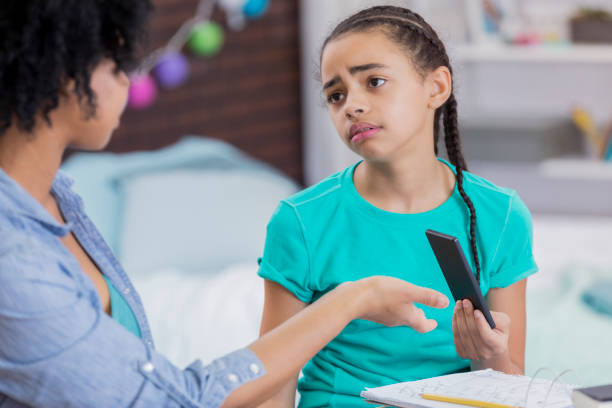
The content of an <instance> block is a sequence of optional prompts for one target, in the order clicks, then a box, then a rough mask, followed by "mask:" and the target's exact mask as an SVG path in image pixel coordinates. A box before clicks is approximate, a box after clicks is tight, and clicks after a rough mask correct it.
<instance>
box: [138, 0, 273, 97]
mask: <svg viewBox="0 0 612 408" xmlns="http://www.w3.org/2000/svg"><path fill="white" fill-rule="evenodd" d="M217 3H218V4H219V6H221V7H222V8H223V9H224V10H225V14H226V18H227V25H228V27H230V29H233V30H240V29H242V28H243V27H244V25H245V20H246V19H247V18H248V19H254V18H258V17H261V16H262V15H263V14H264V13H265V11H266V10H267V8H268V0H200V2H199V4H198V7H197V9H196V12H195V15H194V16H193V17H191V18H190V19H189V20H187V21H185V22H184V23H183V24H182V25H181V27H180V28H179V29H178V30H177V31H176V33H175V34H174V35H173V36H172V38H170V40H169V41H168V42H167V43H166V44H165V45H164V46H162V47H160V48H158V49H156V50H155V51H153V52H152V53H151V54H149V55H148V56H147V57H146V58H144V59H143V61H142V63H141V64H140V66H139V67H138V68H137V69H136V70H135V71H134V72H132V73H131V74H130V81H131V85H130V91H129V99H128V106H130V107H131V108H134V109H144V108H146V107H148V106H150V105H151V104H153V102H154V101H155V98H156V97H157V94H158V91H157V84H159V85H160V86H161V87H163V88H165V89H174V88H176V87H178V86H180V85H181V84H183V83H184V82H185V81H186V80H187V78H188V76H189V62H188V61H187V58H186V57H185V56H184V55H183V54H182V52H181V50H182V49H183V48H184V47H185V45H188V49H189V50H190V51H191V52H192V53H194V54H196V55H199V56H205V57H211V56H213V55H215V54H216V53H218V52H219V50H220V49H221V48H222V47H223V43H224V40H225V34H224V32H223V28H222V27H221V25H219V24H218V23H216V22H214V21H212V20H211V16H212V13H213V11H214V8H215V6H216V5H217ZM151 72H153V73H154V74H155V78H154V76H153V75H152V74H151ZM156 80H157V81H156Z"/></svg>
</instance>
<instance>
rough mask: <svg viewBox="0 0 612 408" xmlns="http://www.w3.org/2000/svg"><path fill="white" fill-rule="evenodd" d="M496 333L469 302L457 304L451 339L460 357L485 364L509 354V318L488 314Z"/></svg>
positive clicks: (461, 301)
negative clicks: (493, 322) (486, 361)
mask: <svg viewBox="0 0 612 408" xmlns="http://www.w3.org/2000/svg"><path fill="white" fill-rule="evenodd" d="M491 316H492V317H493V320H494V321H495V329H491V326H489V323H487V320H486V319H485V317H484V315H483V314H482V312H481V311H480V310H475V309H474V306H472V302H470V301H469V300H467V299H464V300H460V301H458V302H457V304H456V305H455V310H454V312H453V338H454V340H455V349H456V350H457V354H459V356H461V357H463V358H466V359H470V360H472V361H481V362H482V361H485V360H490V359H494V358H497V357H501V356H505V355H507V354H508V336H509V334H510V317H508V315H507V314H505V313H500V312H493V311H492V312H491Z"/></svg>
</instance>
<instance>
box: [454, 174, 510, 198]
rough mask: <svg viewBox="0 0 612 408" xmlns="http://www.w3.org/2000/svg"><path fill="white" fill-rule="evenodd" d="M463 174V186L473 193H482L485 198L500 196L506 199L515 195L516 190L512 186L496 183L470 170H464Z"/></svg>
mask: <svg viewBox="0 0 612 408" xmlns="http://www.w3.org/2000/svg"><path fill="white" fill-rule="evenodd" d="M463 175H464V176H463V184H464V188H465V189H466V190H470V192H472V193H474V194H478V195H482V196H484V197H486V198H491V197H500V198H506V199H510V198H511V197H512V196H513V195H516V191H515V190H513V189H512V188H508V187H504V186H500V185H497V184H495V183H494V182H492V181H490V180H488V179H486V178H484V177H482V176H479V175H477V174H475V173H472V172H470V171H464V172H463Z"/></svg>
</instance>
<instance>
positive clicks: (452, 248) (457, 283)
mask: <svg viewBox="0 0 612 408" xmlns="http://www.w3.org/2000/svg"><path fill="white" fill-rule="evenodd" d="M425 235H427V239H428V240H429V245H431V248H432V249H433V252H434V255H435V256H436V259H437V260H438V264H439V265H440V269H442V273H443V274H444V278H445V279H446V283H448V287H449V288H450V290H451V293H452V294H453V297H454V298H455V301H458V300H462V299H469V300H470V302H472V305H474V308H476V309H478V310H480V311H481V312H482V314H483V315H484V317H485V319H486V320H487V322H488V323H489V326H491V328H492V329H494V328H495V322H494V321H493V317H492V316H491V313H490V312H489V308H488V306H487V303H486V302H485V300H484V297H483V296H482V292H481V291H480V287H479V286H478V283H477V282H476V278H475V277H474V273H473V272H472V269H471V268H470V265H469V264H468V262H467V259H466V258H465V254H464V253H463V250H462V249H461V245H460V244H459V240H458V239H457V238H456V237H453V236H452V235H446V234H443V233H441V232H438V231H434V230H431V229H428V230H427V231H425Z"/></svg>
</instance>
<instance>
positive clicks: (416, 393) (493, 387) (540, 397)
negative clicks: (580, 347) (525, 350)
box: [361, 369, 576, 408]
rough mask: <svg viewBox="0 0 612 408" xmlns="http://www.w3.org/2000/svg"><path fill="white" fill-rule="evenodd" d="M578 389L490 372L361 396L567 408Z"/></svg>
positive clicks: (417, 402)
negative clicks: (430, 397) (438, 397)
mask: <svg viewBox="0 0 612 408" xmlns="http://www.w3.org/2000/svg"><path fill="white" fill-rule="evenodd" d="M530 381H531V387H529V384H530ZM528 387H529V395H527V388H528ZM574 388H576V387H575V386H571V385H566V384H562V383H559V382H557V383H555V384H553V382H552V381H549V380H544V379H533V380H532V378H530V377H527V376H522V375H509V374H504V373H501V372H499V371H494V370H491V369H488V370H480V371H471V372H467V373H458V374H449V375H445V376H441V377H434V378H428V379H425V380H419V381H411V382H404V383H398V384H392V385H387V386H384V387H378V388H366V389H365V390H364V391H362V392H361V397H362V398H365V399H366V400H368V401H372V402H377V403H383V404H387V405H392V406H396V407H410V408H412V407H431V408H459V407H462V408H466V407H465V405H457V404H454V403H448V402H439V401H431V400H425V399H423V398H422V397H421V394H435V395H441V396H446V397H455V398H466V399H473V400H479V401H487V402H493V403H497V404H504V405H510V406H515V407H526V408H566V407H571V406H572V399H571V395H572V391H573V389H574Z"/></svg>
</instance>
